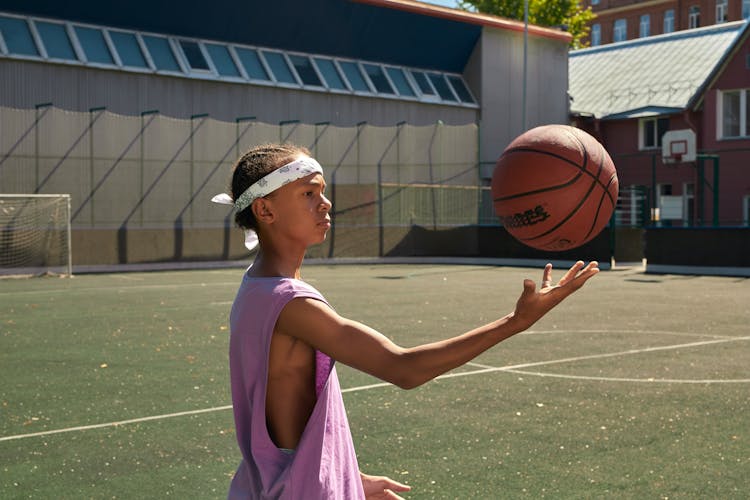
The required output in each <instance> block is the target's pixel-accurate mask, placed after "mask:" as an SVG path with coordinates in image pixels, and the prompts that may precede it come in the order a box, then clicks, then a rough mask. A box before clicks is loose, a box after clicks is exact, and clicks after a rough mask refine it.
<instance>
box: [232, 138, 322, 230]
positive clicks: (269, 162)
mask: <svg viewBox="0 0 750 500" xmlns="http://www.w3.org/2000/svg"><path fill="white" fill-rule="evenodd" d="M300 154H305V155H307V156H310V151H309V150H308V149H307V148H305V147H303V146H297V145H294V144H263V145H260V146H255V147H253V148H251V149H250V150H248V151H247V152H246V153H245V154H243V155H242V156H241V157H240V158H239V159H238V160H237V161H236V162H235V164H234V167H232V185H231V192H232V199H233V200H236V199H237V198H238V197H239V196H240V195H241V194H242V193H244V192H245V190H246V189H247V188H249V187H250V186H252V185H253V184H255V183H256V182H258V180H260V179H261V178H263V177H265V176H266V175H268V174H270V173H271V172H273V171H274V170H276V169H278V168H279V167H282V166H284V165H285V164H287V163H289V162H290V161H292V160H294V159H295V158H296V157H297V156H299V155H300ZM234 221H235V222H236V223H237V225H238V226H240V227H241V228H243V229H252V230H257V229H258V223H257V221H256V220H255V216H254V215H253V210H252V207H251V206H250V207H246V208H245V209H244V210H241V211H239V212H237V213H236V214H235V216H234Z"/></svg>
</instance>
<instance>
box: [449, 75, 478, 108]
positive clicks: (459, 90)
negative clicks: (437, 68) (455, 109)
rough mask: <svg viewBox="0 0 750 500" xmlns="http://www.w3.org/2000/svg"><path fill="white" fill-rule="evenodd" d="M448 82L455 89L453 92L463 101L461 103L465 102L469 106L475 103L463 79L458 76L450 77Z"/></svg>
mask: <svg viewBox="0 0 750 500" xmlns="http://www.w3.org/2000/svg"><path fill="white" fill-rule="evenodd" d="M448 81H449V82H450V84H451V86H452V87H453V90H455V91H456V95H457V96H458V98H459V99H460V100H461V102H465V103H467V104H473V103H474V98H473V97H471V92H469V89H468V87H467V86H466V84H465V83H464V81H463V79H462V78H459V77H458V76H448Z"/></svg>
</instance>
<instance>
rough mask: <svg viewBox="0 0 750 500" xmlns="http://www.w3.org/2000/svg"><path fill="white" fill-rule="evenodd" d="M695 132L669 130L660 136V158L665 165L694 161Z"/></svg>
mask: <svg viewBox="0 0 750 500" xmlns="http://www.w3.org/2000/svg"><path fill="white" fill-rule="evenodd" d="M695 149H696V148H695V132H693V131H692V130H689V129H687V130H670V131H667V132H666V133H665V134H664V136H663V137H662V155H661V159H662V162H664V164H665V165H675V164H680V163H683V162H686V163H687V162H692V161H695Z"/></svg>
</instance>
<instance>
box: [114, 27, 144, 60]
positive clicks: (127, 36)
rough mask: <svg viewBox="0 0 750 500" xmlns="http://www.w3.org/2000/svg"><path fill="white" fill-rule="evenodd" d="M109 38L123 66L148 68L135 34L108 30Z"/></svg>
mask: <svg viewBox="0 0 750 500" xmlns="http://www.w3.org/2000/svg"><path fill="white" fill-rule="evenodd" d="M109 38H110V39H111V40H112V43H113V44H114V46H115V50H116V51H117V55H118V56H120V61H121V62H122V64H123V65H124V66H130V67H133V68H148V64H147V63H146V59H145V58H144V57H143V52H142V51H141V46H140V45H139V44H138V40H137V39H136V37H135V35H133V34H132V33H123V32H121V31H110V32H109Z"/></svg>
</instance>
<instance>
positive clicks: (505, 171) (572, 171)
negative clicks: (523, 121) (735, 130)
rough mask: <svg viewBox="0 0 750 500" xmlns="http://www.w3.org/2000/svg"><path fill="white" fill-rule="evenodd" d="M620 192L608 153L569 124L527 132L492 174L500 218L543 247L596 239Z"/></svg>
mask: <svg viewBox="0 0 750 500" xmlns="http://www.w3.org/2000/svg"><path fill="white" fill-rule="evenodd" d="M617 194H618V181H617V172H616V170H615V165H614V163H613V162H612V159H611V158H610V157H609V154H608V153H607V151H606V150H605V149H604V147H603V146H602V145H601V144H600V143H599V141H597V140H596V139H594V138H593V137H592V136H591V135H589V134H588V133H586V132H584V131H583V130H581V129H578V128H575V127H570V126H567V125H544V126H541V127H537V128H533V129H531V130H528V131H527V132H524V133H523V134H521V135H520V136H518V137H517V138H516V139H514V140H513V142H511V143H510V144H509V145H508V147H507V148H506V149H505V151H503V153H502V155H501V156H500V158H499V159H498V160H497V164H496V165H495V170H494V172H493V174H492V199H493V200H494V208H495V213H496V214H497V216H498V217H499V218H500V222H501V223H502V224H503V226H504V227H505V229H506V230H507V231H508V232H509V233H510V234H511V235H512V236H513V237H514V238H516V239H517V240H518V241H520V242H521V243H523V244H525V245H528V246H530V247H532V248H536V249H539V250H547V251H563V250H569V249H571V248H576V247H579V246H581V245H583V244H584V243H586V242H588V241H591V240H592V239H593V238H594V237H595V236H596V235H598V234H599V233H600V232H601V231H602V229H604V227H605V226H606V225H607V224H608V223H609V220H610V217H611V216H612V212H613V211H614V209H615V203H616V202H617Z"/></svg>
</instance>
